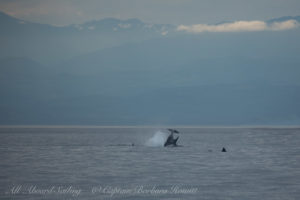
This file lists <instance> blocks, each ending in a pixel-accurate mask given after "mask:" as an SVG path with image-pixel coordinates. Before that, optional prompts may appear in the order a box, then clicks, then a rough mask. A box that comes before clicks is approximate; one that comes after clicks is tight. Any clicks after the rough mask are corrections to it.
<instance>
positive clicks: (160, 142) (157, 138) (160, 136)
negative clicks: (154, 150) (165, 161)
mask: <svg viewBox="0 0 300 200" xmlns="http://www.w3.org/2000/svg"><path fill="white" fill-rule="evenodd" d="M167 138H168V135H167V134H166V133H164V132H161V131H157V132H155V134H154V135H153V136H152V137H151V138H150V139H148V141H146V146H149V147H163V146H164V144H165V141H166V140H167Z"/></svg>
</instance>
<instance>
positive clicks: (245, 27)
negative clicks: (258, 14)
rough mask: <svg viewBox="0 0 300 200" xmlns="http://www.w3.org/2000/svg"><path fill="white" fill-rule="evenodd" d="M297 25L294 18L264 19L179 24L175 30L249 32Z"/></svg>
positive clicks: (286, 28)
mask: <svg viewBox="0 0 300 200" xmlns="http://www.w3.org/2000/svg"><path fill="white" fill-rule="evenodd" d="M298 26H299V23H298V22H297V21H296V20H287V21H283V22H273V23H270V24H268V23H266V22H264V21H235V22H230V23H223V24H218V25H208V24H195V25H190V26H185V25H180V26H178V27H177V31H186V32H189V33H202V32H249V31H283V30H289V29H294V28H297V27H298Z"/></svg>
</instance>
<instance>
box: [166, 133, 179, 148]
mask: <svg viewBox="0 0 300 200" xmlns="http://www.w3.org/2000/svg"><path fill="white" fill-rule="evenodd" d="M168 130H169V131H170V132H171V134H170V135H169V136H168V139H167V140H166V142H165V144H164V146H165V147H167V146H177V141H178V138H179V136H177V138H174V136H173V134H174V133H179V132H178V131H177V130H175V129H168Z"/></svg>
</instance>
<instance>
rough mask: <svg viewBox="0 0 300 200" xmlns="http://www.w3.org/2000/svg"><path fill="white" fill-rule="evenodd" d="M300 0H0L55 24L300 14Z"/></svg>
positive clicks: (0, 6)
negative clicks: (109, 18)
mask: <svg viewBox="0 0 300 200" xmlns="http://www.w3.org/2000/svg"><path fill="white" fill-rule="evenodd" d="M299 8H300V1H299V0H251V1H249V0H84V1H82V0H0V10H1V11H3V12H5V13H7V14H10V15H12V16H15V17H17V18H20V19H23V20H27V21H32V22H38V23H46V24H52V25H59V26H61V25H69V24H80V23H83V22H86V21H90V20H99V19H103V18H107V17H114V18H119V19H128V18H138V19H141V20H143V21H145V22H149V23H166V24H175V25H182V24H184V25H193V24H214V23H219V22H224V21H236V20H246V21H253V20H267V19H271V18H277V17H281V16H296V15H300V9H299Z"/></svg>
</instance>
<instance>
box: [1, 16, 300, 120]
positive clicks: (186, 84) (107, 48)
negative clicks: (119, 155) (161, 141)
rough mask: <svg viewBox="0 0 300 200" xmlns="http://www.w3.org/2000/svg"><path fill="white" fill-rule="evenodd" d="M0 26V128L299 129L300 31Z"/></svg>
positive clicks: (10, 22) (4, 22) (125, 24)
mask: <svg viewBox="0 0 300 200" xmlns="http://www.w3.org/2000/svg"><path fill="white" fill-rule="evenodd" d="M299 18H300V17H283V18H278V19H271V20H269V21H267V22H268V23H274V22H281V21H286V20H290V19H293V20H296V21H298V22H300V20H299ZM0 24H1V27H2V28H1V29H0V42H1V44H2V45H1V47H0V52H1V54H0V55H1V59H0V93H1V99H0V110H1V113H0V124H19V125H20V124H21V125H49V124H55V125H58V124H60V125H145V124H147V125H161V124H164V125H169V124H170V125H299V123H300V103H299V102H300V79H299V75H300V58H299V56H298V54H299V50H300V49H299V48H300V40H299V35H300V34H299V32H300V31H299V29H293V30H288V31H274V32H272V31H262V32H242V33H203V34H199V35H197V34H188V33H184V32H179V31H177V27H176V26H175V25H168V24H148V23H144V22H142V21H140V20H138V19H129V20H118V19H112V18H109V19H103V20H99V21H91V22H87V23H84V24H79V25H69V26H64V27H55V26H51V25H45V24H37V23H31V22H26V21H23V20H19V19H16V18H13V17H11V16H8V15H6V14H4V13H0Z"/></svg>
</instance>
